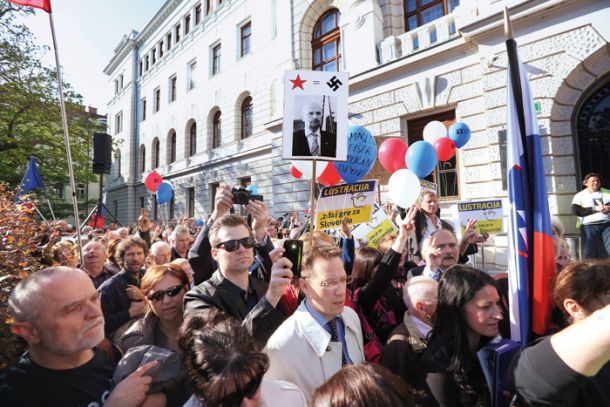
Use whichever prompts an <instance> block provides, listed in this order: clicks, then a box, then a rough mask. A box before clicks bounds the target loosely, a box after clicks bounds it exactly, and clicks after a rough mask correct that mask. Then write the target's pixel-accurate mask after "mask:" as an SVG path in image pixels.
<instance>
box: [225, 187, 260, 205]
mask: <svg viewBox="0 0 610 407" xmlns="http://www.w3.org/2000/svg"><path fill="white" fill-rule="evenodd" d="M231 193H233V202H234V203H235V204H237V205H247V204H248V202H250V201H262V200H263V196H262V195H253V194H252V193H251V192H250V191H248V190H247V189H246V188H244V187H241V188H233V189H231Z"/></svg>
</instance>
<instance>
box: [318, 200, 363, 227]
mask: <svg viewBox="0 0 610 407" xmlns="http://www.w3.org/2000/svg"><path fill="white" fill-rule="evenodd" d="M369 219H371V206H370V205H367V206H365V207H362V208H344V209H341V210H330V211H324V212H318V216H317V220H318V225H317V228H318V229H320V230H321V229H332V228H340V227H341V224H342V223H343V221H344V220H347V223H349V224H350V225H352V224H354V225H355V224H358V223H366V222H368V221H369Z"/></svg>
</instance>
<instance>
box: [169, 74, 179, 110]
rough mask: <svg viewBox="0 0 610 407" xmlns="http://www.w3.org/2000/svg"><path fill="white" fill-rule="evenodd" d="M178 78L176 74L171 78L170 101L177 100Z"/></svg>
mask: <svg viewBox="0 0 610 407" xmlns="http://www.w3.org/2000/svg"><path fill="white" fill-rule="evenodd" d="M177 82H178V79H177V78H176V75H174V76H172V77H171V78H169V101H170V103H171V102H173V101H175V100H176V83H177Z"/></svg>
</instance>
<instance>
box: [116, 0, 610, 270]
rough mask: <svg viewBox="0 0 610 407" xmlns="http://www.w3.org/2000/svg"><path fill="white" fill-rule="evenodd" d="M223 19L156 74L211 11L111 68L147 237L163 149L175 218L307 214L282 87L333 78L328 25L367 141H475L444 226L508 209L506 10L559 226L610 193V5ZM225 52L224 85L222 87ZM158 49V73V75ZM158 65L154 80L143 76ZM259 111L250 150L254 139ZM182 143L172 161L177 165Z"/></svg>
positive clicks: (311, 12) (457, 168)
mask: <svg viewBox="0 0 610 407" xmlns="http://www.w3.org/2000/svg"><path fill="white" fill-rule="evenodd" d="M209 3H210V10H209V12H208V14H207V15H204V16H202V17H200V20H199V23H198V24H197V25H194V26H193V27H192V28H191V30H190V32H189V33H187V34H185V35H182V37H183V38H181V41H182V42H179V43H178V44H176V45H175V46H174V47H173V48H172V49H171V50H170V51H169V52H168V51H165V52H164V55H163V57H161V59H158V58H159V56H158V52H159V51H158V50H159V45H160V41H162V40H164V41H166V40H167V34H168V33H169V32H170V31H172V30H173V32H174V33H175V29H176V25H177V24H181V27H180V28H179V29H180V30H184V24H185V18H186V17H185V16H187V15H190V16H191V17H190V24H193V22H195V20H196V17H195V14H196V9H197V7H198V5H200V6H201V7H204V8H205V7H206V6H207V3H206V2H202V3H197V2H195V1H186V0H184V1H179V0H169V1H168V2H167V3H166V4H165V5H164V6H163V8H162V9H161V10H160V11H159V13H157V15H156V16H155V17H154V18H153V19H152V20H151V22H149V24H148V25H147V26H146V27H145V28H144V29H143V30H142V32H141V33H139V34H137V33H133V34H132V35H131V36H129V37H126V38H125V40H124V41H123V42H122V43H121V44H120V45H119V47H117V51H116V53H115V55H114V56H113V58H112V60H111V62H110V63H109V65H108V66H107V67H106V73H107V74H108V75H109V77H110V81H111V82H113V81H117V78H120V75H123V77H122V78H123V86H122V88H123V89H119V90H118V91H117V95H115V97H114V98H113V100H112V101H111V102H110V103H109V109H108V110H109V116H108V120H109V123H110V130H111V134H112V130H114V129H113V127H112V126H113V125H114V124H113V123H114V122H113V120H115V118H116V115H118V114H119V112H122V114H123V115H124V117H123V123H124V124H125V125H124V126H123V128H122V130H121V131H122V132H119V133H117V134H115V136H116V137H118V138H120V139H123V140H124V142H123V144H122V145H121V148H120V157H121V160H122V162H123V166H122V168H124V169H125V170H124V171H123V170H122V173H121V174H120V175H118V176H117V177H115V178H114V179H113V180H111V181H110V184H109V198H108V203H109V207H110V208H111V209H112V207H113V205H114V207H115V208H116V209H117V210H118V212H119V214H120V215H121V216H122V220H123V221H124V222H131V221H133V220H134V219H135V218H136V217H137V213H138V212H139V208H140V207H141V206H147V207H149V208H152V207H153V205H154V203H153V200H152V199H151V196H150V194H148V193H147V191H146V189H145V188H144V186H143V185H142V178H141V174H142V172H143V171H142V170H144V171H146V170H149V169H151V168H152V166H153V161H152V160H153V151H152V150H153V149H154V143H156V141H155V139H158V140H159V145H160V149H159V153H158V154H157V155H159V154H160V162H159V165H158V167H157V171H159V172H160V173H161V174H162V175H163V176H164V178H165V179H169V180H171V181H172V182H173V183H174V188H175V192H176V198H175V203H174V204H173V207H174V209H173V215H174V216H176V217H177V216H182V214H185V213H187V214H188V213H189V211H190V212H191V214H192V213H194V214H195V215H196V216H199V215H200V214H202V213H203V212H204V211H208V212H209V211H210V209H211V204H212V196H213V188H214V185H215V184H216V183H218V182H231V183H244V184H245V183H247V182H251V183H253V184H256V185H257V187H258V189H259V191H260V193H261V194H263V195H264V196H265V200H266V201H267V202H268V203H270V206H271V208H272V210H273V213H274V214H276V215H280V214H283V213H284V212H286V211H291V210H300V209H304V208H305V207H306V206H307V202H308V198H309V193H308V187H307V182H305V181H299V180H295V179H294V178H292V177H291V176H290V174H289V166H290V163H289V162H286V161H284V160H282V158H281V151H280V150H281V129H282V117H281V116H282V97H283V95H282V84H283V72H284V70H287V69H312V68H315V67H318V66H320V65H319V63H320V61H319V60H318V59H319V57H318V56H316V55H318V54H316V52H317V51H315V50H317V49H318V48H317V47H319V44H320V42H319V41H318V39H317V37H316V33H317V27H319V26H320V24H322V23H324V22H325V21H330V20H326V19H327V18H328V16H329V15H330V14H332V13H335V14H336V15H337V18H336V23H335V25H336V27H334V28H333V30H334V31H332V32H330V33H329V34H328V36H330V37H332V38H330V37H329V38H330V39H329V38H323V40H324V41H336V42H335V43H334V44H335V45H337V44H338V46H337V47H335V49H336V55H335V56H336V61H335V62H336V64H337V66H338V69H340V70H345V71H347V72H349V74H350V100H349V113H350V120H351V122H352V123H354V124H360V125H364V126H366V127H367V128H368V129H369V130H370V131H371V132H372V133H373V134H374V135H375V136H377V137H379V138H380V139H379V140H382V139H383V138H384V137H401V138H403V139H405V140H406V141H407V142H408V143H412V142H414V141H416V140H417V139H419V138H421V130H422V128H423V125H424V124H425V123H426V122H428V121H430V120H441V121H443V122H444V123H445V124H450V123H451V122H454V121H463V122H466V123H467V124H468V125H469V126H470V128H471V130H472V137H471V140H470V142H469V143H468V144H467V145H466V146H465V147H463V148H462V149H461V150H460V151H459V152H458V154H457V158H456V159H454V160H453V161H452V162H450V163H448V164H446V165H443V166H441V167H439V168H438V169H437V170H436V173H435V175H434V177H433V179H432V180H433V181H435V182H437V183H438V184H439V187H440V189H441V195H442V196H443V198H442V201H443V202H442V207H443V211H444V213H445V215H444V217H447V218H448V219H455V216H456V213H455V206H456V205H455V202H457V201H462V200H478V199H490V198H506V195H507V194H506V186H505V184H506V182H505V175H504V174H505V172H506V161H505V156H506V132H505V129H506V66H507V58H506V51H505V45H504V34H503V20H502V11H503V8H504V7H508V8H509V12H510V14H511V16H512V23H513V29H514V32H515V37H516V40H517V43H518V45H519V50H520V55H521V58H522V60H523V61H524V63H525V64H526V66H527V69H528V72H529V76H530V77H529V79H530V81H531V85H532V90H533V94H534V98H535V102H536V111H537V115H538V121H539V125H540V132H541V138H542V145H543V154H544V164H545V172H546V175H547V188H548V192H549V204H550V209H551V213H552V214H553V215H555V216H558V217H559V218H560V219H561V220H562V221H563V223H564V225H565V226H566V227H567V229H568V231H569V232H573V233H574V232H576V229H575V224H574V218H573V217H572V216H571V213H570V203H571V198H572V196H573V195H574V193H575V192H577V191H578V190H579V189H580V188H581V184H580V178H581V177H582V175H583V174H584V173H585V172H588V171H590V170H596V171H599V172H601V173H602V174H603V175H607V177H608V178H609V179H610V163H609V162H610V160H607V158H606V159H604V154H605V152H610V142H609V141H607V140H606V139H607V138H608V137H607V136H608V134H607V133H604V132H605V131H607V129H608V127H605V128H604V127H603V126H602V125H601V124H599V123H602V122H603V120H601V119H603V117H608V116H607V115H609V114H610V113H609V112H610V99H608V95H609V94H610V75H609V73H610V46H609V40H610V25H609V24H607V21H610V8H609V5H608V3H607V2H605V1H593V0H527V1H524V0H505V1H494V0H464V1H461V2H459V1H457V0H435V1H433V2H432V3H431V4H432V6H427V7H437V8H436V9H435V10H431V9H430V8H426V7H423V6H420V5H419V3H420V2H415V1H412V0H405V1H396V0H313V1H312V0H294V1H290V2H288V1H280V0H257V1H253V0H250V1H248V0H233V1H231V0H224V1H222V2H219V1H218V0H214V1H211V2H209ZM219 3H221V4H219ZM439 10H440V11H439ZM206 12H207V10H202V11H201V13H202V15H203V14H205V13H206ZM329 13H330V14H329ZM434 13H436V14H434ZM248 22H251V33H252V34H251V35H252V52H251V54H250V55H247V56H246V57H245V58H241V57H240V56H239V51H238V49H237V48H238V45H239V42H240V41H239V40H237V38H238V37H239V33H240V30H241V27H243V24H245V23H248ZM332 33H335V34H332ZM331 34H332V35H331ZM333 35H334V37H333ZM336 38H339V40H337V39H336ZM322 42H323V41H322ZM219 43H220V44H221V46H222V59H221V73H220V74H218V75H216V74H210V73H209V72H210V70H211V69H212V66H211V63H212V62H211V61H213V55H212V54H213V49H214V46H215V44H219ZM326 44H328V42H327V43H326ZM165 45H166V44H165ZM323 45H324V43H323ZM155 47H156V49H157V51H156V52H157V55H155V57H154V58H157V59H158V61H156V62H155V65H153V64H152V59H153V55H152V51H151V50H152V49H155ZM322 56H323V59H324V58H325V57H326V54H322ZM146 57H148V58H149V69H148V70H145V69H143V70H144V71H145V72H142V74H141V75H140V72H139V69H140V68H139V64H140V62H141V61H144V63H146V61H145V58H146ZM331 57H332V55H331ZM143 58H144V60H143ZM194 59H196V61H197V73H198V76H197V79H196V82H197V83H196V87H195V88H193V89H188V90H187V85H186V82H184V83H183V82H182V81H184V80H185V79H186V78H188V72H187V67H188V64H189V61H193V60H194ZM331 59H332V58H331ZM331 59H329V61H331ZM331 62H332V61H331ZM322 63H324V61H322ZM333 63H334V62H333ZM329 64H330V62H329ZM172 75H175V76H176V77H177V89H178V93H177V100H176V101H167V102H166V100H167V99H163V98H167V97H168V91H171V86H172V82H171V78H172V77H173V76H172ZM157 87H158V88H160V89H161V92H162V96H161V97H162V99H163V102H162V103H161V108H160V111H159V112H157V113H152V111H148V112H147V117H146V119H145V120H144V121H141V117H140V115H141V110H140V109H141V105H142V103H141V100H142V99H143V98H146V100H147V108H148V109H151V108H152V99H153V97H154V91H155V89H157ZM248 97H251V102H252V104H251V106H252V110H251V112H252V116H251V117H252V118H253V120H252V134H251V135H249V136H248V137H245V138H242V136H241V132H242V126H243V121H244V119H243V114H242V108H243V102H244V100H245V99H246V98H248ZM149 103H150V104H149ZM605 106H608V107H607V109H606V108H605ZM605 109H606V110H605ZM218 111H221V112H222V116H221V117H222V121H221V133H222V142H221V143H220V146H218V147H217V146H215V145H214V143H213V140H212V136H213V134H214V117H215V114H216V113H217V112H218ZM604 114H605V115H606V116H604ZM136 118H139V119H138V120H136ZM115 121H116V120H115ZM192 123H196V145H197V147H196V152H195V154H192V155H190V150H189V148H190V147H189V146H190V144H189V143H185V141H186V140H189V137H188V135H189V134H188V133H189V129H190V126H191V125H192ZM594 124H595V125H594ZM173 132H175V133H173ZM173 134H176V139H175V140H176V142H175V151H176V154H175V160H174V161H172V159H173V158H174V157H171V156H170V155H168V151H169V149H171V148H172V143H173V142H172V141H171V140H172V135H173ZM604 134H606V137H604ZM142 146H144V149H145V152H144V154H142V149H141V147H142ZM142 157H143V158H144V166H142V160H141V158H142ZM605 157H607V155H606V156H605ZM125 163H128V164H125ZM378 174H379V173H378ZM381 175H382V176H383V174H381ZM385 177H386V178H387V174H386V175H385ZM382 178H383V177H382ZM382 189H383V188H382ZM381 195H382V200H385V199H387V198H386V195H385V194H383V193H382V194H381ZM193 199H194V204H193V203H190V202H191V200H193ZM113 202H115V203H114V204H113ZM193 205H194V207H193ZM166 209H167V208H166ZM506 247H507V238H506V236H503V235H499V236H494V237H492V238H491V239H490V241H489V242H488V243H486V245H485V250H484V251H483V253H484V256H481V255H478V256H477V259H476V260H477V262H483V261H484V263H485V265H484V267H485V268H487V269H493V268H497V269H503V268H505V267H506ZM483 257H484V258H483ZM479 264H481V263H479Z"/></svg>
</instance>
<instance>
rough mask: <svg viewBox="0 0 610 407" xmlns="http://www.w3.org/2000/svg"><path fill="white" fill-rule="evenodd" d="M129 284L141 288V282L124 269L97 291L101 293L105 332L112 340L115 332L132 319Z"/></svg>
mask: <svg viewBox="0 0 610 407" xmlns="http://www.w3.org/2000/svg"><path fill="white" fill-rule="evenodd" d="M128 284H129V285H135V286H136V287H138V288H140V282H139V281H138V280H136V279H135V278H134V277H133V276H132V275H131V274H130V273H129V272H128V271H126V270H124V269H123V270H121V271H120V272H119V273H117V274H115V275H114V276H112V277H110V278H109V279H108V280H106V281H104V283H103V284H102V285H101V286H100V288H98V289H97V290H98V291H99V292H100V303H101V305H102V313H103V314H104V331H105V333H106V337H108V338H112V334H113V333H114V331H116V330H117V329H118V328H119V327H120V326H121V325H123V324H124V323H126V322H127V321H129V319H130V317H129V307H130V306H131V300H130V299H129V297H128V296H127V285H128Z"/></svg>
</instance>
